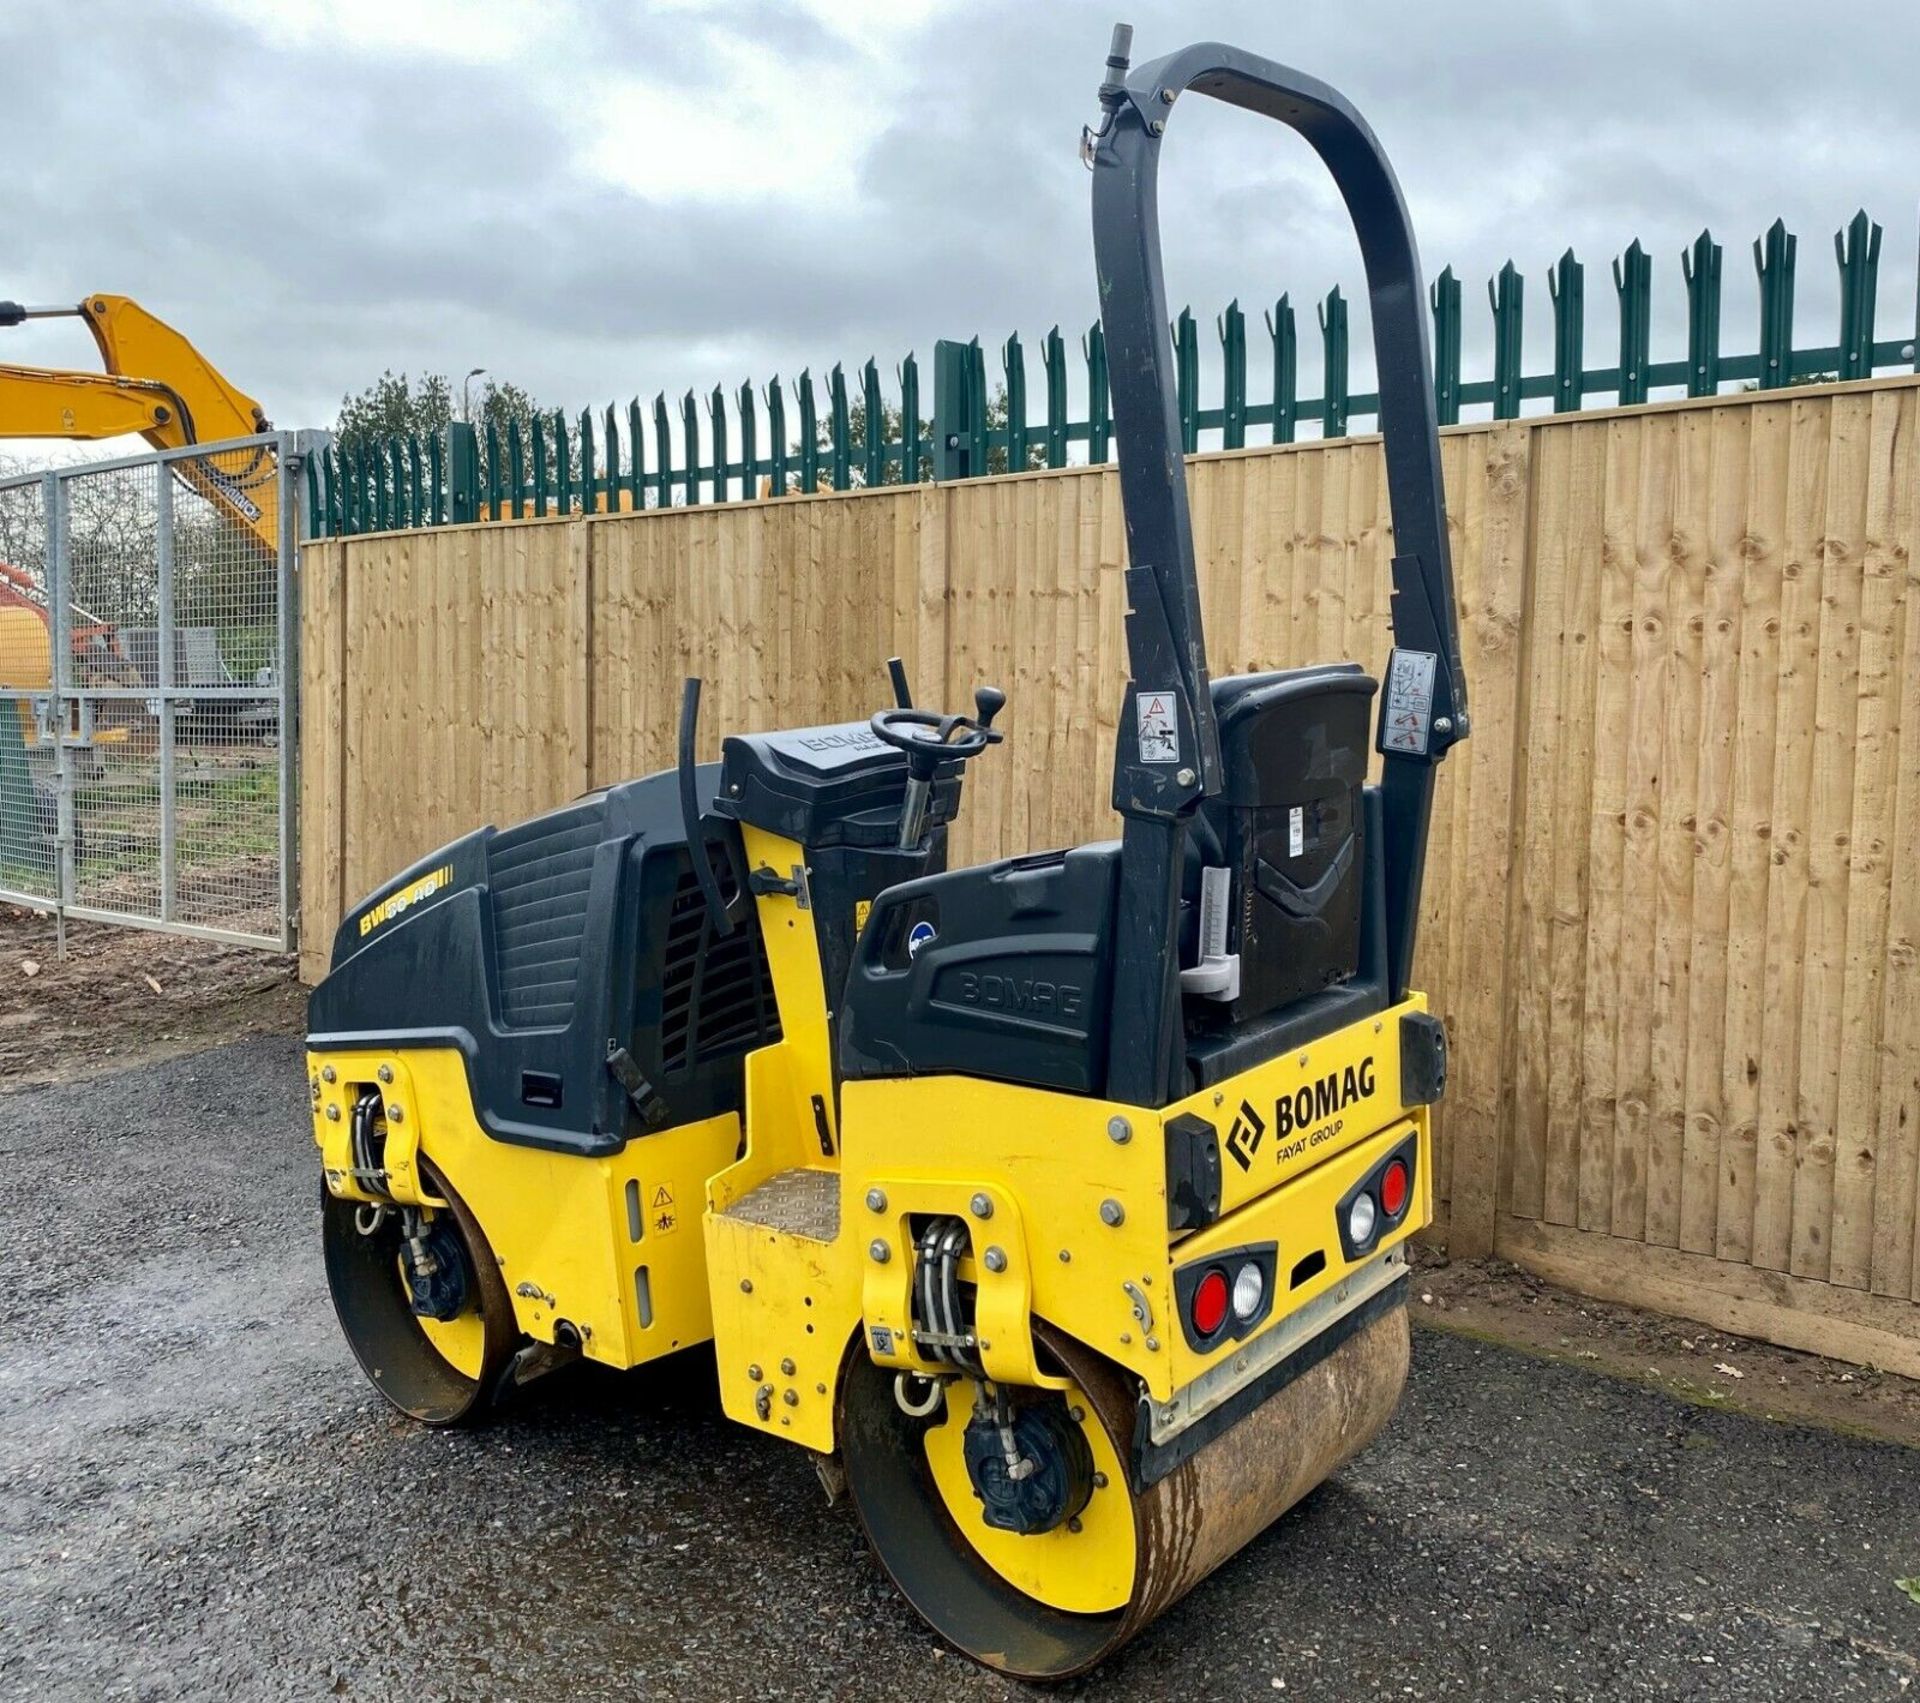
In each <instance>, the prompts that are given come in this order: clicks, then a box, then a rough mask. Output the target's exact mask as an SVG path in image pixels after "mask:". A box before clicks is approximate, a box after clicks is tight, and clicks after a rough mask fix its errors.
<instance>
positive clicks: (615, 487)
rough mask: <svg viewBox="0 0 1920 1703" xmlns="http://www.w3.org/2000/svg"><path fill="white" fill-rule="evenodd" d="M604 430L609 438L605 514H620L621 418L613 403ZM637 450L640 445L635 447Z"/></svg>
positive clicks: (605, 416)
mask: <svg viewBox="0 0 1920 1703" xmlns="http://www.w3.org/2000/svg"><path fill="white" fill-rule="evenodd" d="M601 426H602V429H603V430H604V431H605V433H606V436H607V472H606V492H607V501H606V507H605V509H604V511H603V512H604V513H606V514H618V513H619V512H620V416H619V414H618V413H617V412H616V411H615V409H614V406H613V404H612V403H611V402H609V403H608V404H607V411H606V414H605V415H604V416H603V417H602V420H601ZM634 448H635V449H636V450H637V449H638V448H639V445H637V444H636V445H635V446H634Z"/></svg>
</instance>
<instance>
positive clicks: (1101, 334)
mask: <svg viewBox="0 0 1920 1703" xmlns="http://www.w3.org/2000/svg"><path fill="white" fill-rule="evenodd" d="M1080 353H1081V354H1082V355H1083V356H1084V357H1085V358H1086V363H1087V463H1088V465H1089V466H1093V467H1098V466H1099V465H1100V464H1101V463H1102V462H1103V461H1105V460H1106V459H1107V456H1108V455H1109V454H1110V453H1111V451H1112V447H1113V395H1112V393H1111V391H1109V389H1108V388H1107V333H1106V328H1105V327H1104V326H1103V325H1101V323H1100V322H1099V320H1097V319H1096V320H1095V321H1094V322H1093V324H1092V325H1090V326H1089V327H1088V328H1087V334H1086V336H1084V337H1082V338H1081V339H1080Z"/></svg>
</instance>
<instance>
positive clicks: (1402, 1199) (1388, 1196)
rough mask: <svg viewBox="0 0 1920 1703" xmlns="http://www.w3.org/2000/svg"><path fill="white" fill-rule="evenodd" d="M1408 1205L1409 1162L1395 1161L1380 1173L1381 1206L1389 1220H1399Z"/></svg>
mask: <svg viewBox="0 0 1920 1703" xmlns="http://www.w3.org/2000/svg"><path fill="white" fill-rule="evenodd" d="M1406 1205H1407V1162H1406V1160H1404V1159H1395V1160H1393V1161H1392V1162H1391V1163H1390V1164H1389V1165H1388V1166H1387V1168H1386V1169H1385V1170H1384V1171H1382V1172H1381V1173H1380V1206H1381V1210H1383V1211H1384V1212H1385V1213H1386V1215H1387V1216H1388V1217H1389V1218H1398V1217H1399V1216H1400V1214H1401V1213H1402V1212H1403V1211H1405V1210H1406Z"/></svg>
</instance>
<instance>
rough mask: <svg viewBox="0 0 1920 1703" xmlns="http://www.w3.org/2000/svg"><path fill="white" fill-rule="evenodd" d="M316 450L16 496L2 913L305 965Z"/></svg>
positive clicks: (15, 487)
mask: <svg viewBox="0 0 1920 1703" xmlns="http://www.w3.org/2000/svg"><path fill="white" fill-rule="evenodd" d="M308 435H309V434H305V433H291V432H275V433H267V434H263V435H261V436H259V437H252V438H240V439H235V440H233V441H232V442H228V443H222V444H213V445H205V444H196V445H194V446H192V447H191V448H187V449H179V450H166V451H161V452H159V453H155V454H144V455H137V456H127V457H124V458H121V459H118V460H113V461H100V462H92V463H85V464H77V465H74V466H70V467H59V468H54V469H52V470H50V471H48V472H45V473H32V474H25V475H16V476H13V477H10V478H5V479H0V899H5V900H11V901H13V902H14V903H17V904H25V905H29V906H32V907H34V908H36V909H40V910H50V911H54V912H56V913H59V914H61V915H64V916H75V917H83V918H88V919H91V920H95V921H102V922H119V923H127V924H131V925H133V926H135V927H141V928H159V929H166V930H168V931H170V932H173V933H179V934H195V935H204V936H207V937H208V938H211V939H216V940H227V941H234V942H238V943H242V944H247V945H258V946H267V947H276V948H279V949H281V950H288V949H291V947H292V945H293V918H294V915H295V910H296V905H295V898H294V894H295V885H294V870H293V848H294V845H295V843H296V841H295V822H294V810H295V805H296V800H297V795H298V781H297V770H296V768H295V763H296V759H297V752H296V741H295V737H294V731H295V730H294V712H295V702H294V683H295V680H296V679H297V661H296V656H295V638H296V632H297V624H296V614H297V610H296V603H295V598H294V590H293V585H294V579H293V575H294V564H295V549H296V541H297V540H298V538H299V536H300V531H299V526H298V515H297V513H296V506H297V504H298V501H299V491H300V488H301V482H300V480H299V478H298V477H297V473H298V470H299V460H298V457H299V456H301V455H302V454H304V453H305V452H306V449H307V442H306V440H307V438H308Z"/></svg>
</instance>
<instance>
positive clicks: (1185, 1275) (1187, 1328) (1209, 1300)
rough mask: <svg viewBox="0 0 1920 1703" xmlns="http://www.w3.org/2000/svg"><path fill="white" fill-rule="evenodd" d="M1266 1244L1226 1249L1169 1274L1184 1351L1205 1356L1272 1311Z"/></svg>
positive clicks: (1270, 1255)
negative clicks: (1185, 1349)
mask: <svg viewBox="0 0 1920 1703" xmlns="http://www.w3.org/2000/svg"><path fill="white" fill-rule="evenodd" d="M1278 1257H1279V1249H1278V1247H1277V1246H1276V1245H1275V1244H1274V1243H1272V1242H1260V1243H1256V1244H1254V1245H1251V1246H1248V1247H1244V1248H1229V1249H1226V1250H1225V1251H1224V1252H1222V1253H1217V1254H1211V1255H1209V1256H1208V1257H1207V1258H1206V1259H1203V1260H1196V1261H1194V1263H1193V1264H1192V1265H1189V1266H1183V1267H1181V1268H1180V1270H1178V1271H1176V1272H1175V1273H1174V1274H1173V1298H1174V1305H1175V1307H1176V1308H1177V1309H1178V1311H1179V1314H1180V1328H1181V1330H1182V1331H1183V1332H1184V1333H1185V1335H1186V1339H1187V1344H1188V1346H1189V1347H1191V1348H1194V1349H1197V1350H1199V1351H1201V1352H1203V1353H1204V1352H1206V1351H1207V1350H1209V1349H1214V1348H1218V1347H1219V1346H1220V1345H1221V1344H1222V1343H1224V1342H1233V1341H1236V1340H1238V1339H1239V1338H1240V1337H1243V1336H1245V1335H1246V1334H1247V1332H1248V1331H1250V1330H1252V1329H1253V1328H1254V1326H1255V1325H1257V1324H1259V1323H1260V1321H1261V1320H1262V1319H1264V1318H1265V1317H1266V1316H1267V1314H1268V1313H1270V1312H1271V1311H1272V1310H1273V1268H1274V1261H1275V1260H1276V1259H1278Z"/></svg>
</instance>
